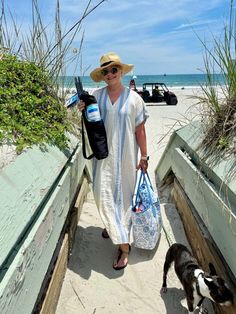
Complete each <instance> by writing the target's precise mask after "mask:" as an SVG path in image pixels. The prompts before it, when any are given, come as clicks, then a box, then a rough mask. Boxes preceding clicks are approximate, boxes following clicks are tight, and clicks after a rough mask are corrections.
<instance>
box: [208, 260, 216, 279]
mask: <svg viewBox="0 0 236 314" xmlns="http://www.w3.org/2000/svg"><path fill="white" fill-rule="evenodd" d="M209 269H210V275H211V276H217V273H216V269H215V267H214V265H213V264H212V263H209Z"/></svg>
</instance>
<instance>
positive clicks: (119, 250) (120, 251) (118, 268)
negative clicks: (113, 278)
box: [113, 245, 131, 270]
mask: <svg viewBox="0 0 236 314" xmlns="http://www.w3.org/2000/svg"><path fill="white" fill-rule="evenodd" d="M130 251H131V246H130V245H129V252H128V253H127V254H128V255H129V253H130ZM118 253H119V254H118V257H117V260H116V264H118V263H119V261H120V259H121V256H122V254H123V253H126V252H123V251H122V250H121V249H120V248H119V249H118ZM127 265H128V261H127V263H126V264H125V265H123V266H121V267H116V266H115V265H114V264H113V268H114V269H115V270H121V269H124V268H125V267H126V266H127Z"/></svg>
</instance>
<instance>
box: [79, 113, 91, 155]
mask: <svg viewBox="0 0 236 314" xmlns="http://www.w3.org/2000/svg"><path fill="white" fill-rule="evenodd" d="M81 124H82V151H83V156H84V158H85V159H92V158H93V157H94V154H91V155H90V156H88V157H87V154H86V143H85V136H84V119H83V115H81Z"/></svg>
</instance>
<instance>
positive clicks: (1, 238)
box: [0, 138, 78, 267]
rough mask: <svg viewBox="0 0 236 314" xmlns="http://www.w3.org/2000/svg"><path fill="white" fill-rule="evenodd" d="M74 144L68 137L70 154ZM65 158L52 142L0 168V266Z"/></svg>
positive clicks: (61, 167)
mask: <svg viewBox="0 0 236 314" xmlns="http://www.w3.org/2000/svg"><path fill="white" fill-rule="evenodd" d="M72 144H73V145H72ZM77 144H78V140H76V141H75V139H74V138H71V147H70V149H69V152H70V154H72V153H73V151H74V149H75V148H76V145H77ZM67 161H68V156H66V155H65V154H64V152H63V151H61V150H60V149H58V148H57V147H56V146H50V145H48V146H46V149H45V151H43V150H42V149H40V148H39V147H37V146H35V147H33V148H32V149H28V150H26V151H24V152H22V154H20V155H19V156H17V158H16V159H15V160H14V162H12V163H10V164H9V165H7V166H6V167H4V168H2V169H0V187H1V189H0V266H2V267H3V263H4V262H6V259H7V257H8V256H9V254H10V253H11V252H12V251H13V250H14V246H16V245H17V244H18V240H19V239H21V237H22V236H23V234H25V232H26V230H27V228H28V226H29V225H30V223H31V222H32V221H33V219H34V218H35V217H36V215H37V211H38V209H39V206H40V204H41V203H42V202H43V201H45V198H46V197H47V195H48V193H49V191H50V189H51V187H52V186H53V184H55V180H56V179H57V178H58V176H59V175H60V173H61V171H62V170H63V168H64V167H65V164H66V163H67ZM4 267H5V266H4Z"/></svg>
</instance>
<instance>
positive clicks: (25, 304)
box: [0, 137, 91, 314]
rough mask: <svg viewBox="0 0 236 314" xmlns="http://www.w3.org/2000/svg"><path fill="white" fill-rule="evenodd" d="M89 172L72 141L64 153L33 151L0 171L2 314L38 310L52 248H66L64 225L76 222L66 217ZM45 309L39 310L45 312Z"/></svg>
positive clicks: (54, 252)
mask: <svg viewBox="0 0 236 314" xmlns="http://www.w3.org/2000/svg"><path fill="white" fill-rule="evenodd" d="M90 173H91V171H90V167H89V166H88V165H87V164H86V163H85V160H84V159H83V157H82V153H81V147H80V144H79V143H78V140H77V139H75V138H74V137H71V144H70V148H69V149H68V150H67V151H66V152H62V151H60V150H59V149H58V148H56V147H52V146H47V147H46V148H45V149H44V150H43V151H42V150H40V149H39V148H37V147H35V148H32V149H28V150H27V151H26V152H23V153H22V154H21V155H19V156H18V157H17V158H16V159H15V161H14V162H12V163H10V164H8V165H7V166H5V167H4V168H2V169H1V170H0V265H1V269H0V278H1V282H0V313H1V314H4V313H7V314H10V313H14V314H15V313H17V314H21V313H22V314H27V313H32V312H33V311H34V310H35V311H37V308H38V309H40V307H41V306H39V305H40V302H41V299H42V296H43V292H44V291H45V289H46V286H47V283H48V282H49V280H48V276H49V272H50V271H51V269H52V268H53V267H54V266H55V264H56V260H57V256H60V254H59V253H58V252H57V250H58V251H59V250H60V247H61V245H62V248H64V249H65V250H67V251H68V250H69V246H70V245H71V244H70V243H69V242H68V241H67V242H66V241H65V239H66V238H67V239H69V238H72V237H73V234H71V233H73V227H71V226H70V228H69V229H68V225H69V224H70V225H73V224H76V223H75V222H74V221H75V220H73V219H71V217H73V216H78V215H79V213H78V212H79V210H80V208H81V204H80V203H81V200H83V198H84V196H85V195H86V193H87V191H88V181H87V180H86V179H85V178H86V177H88V178H89V177H90ZM79 191H80V194H81V197H80V200H78V202H77V204H75V201H76V199H78V198H77V196H78V193H79ZM75 205H76V206H75ZM75 208H77V209H76V210H75ZM77 219H78V218H77ZM76 222H77V220H76ZM74 230H75V228H74ZM66 232H69V233H68V236H67V237H65V236H64V234H65V233H66ZM63 258H64V259H65V255H63ZM64 265H65V263H64ZM58 291H59V290H58ZM47 306H48V304H47V303H44V304H43V309H42V311H44V313H47V314H48V313H50V311H51V310H52V307H51V306H49V308H50V311H48V310H47Z"/></svg>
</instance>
